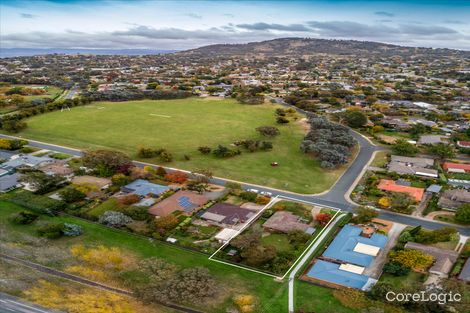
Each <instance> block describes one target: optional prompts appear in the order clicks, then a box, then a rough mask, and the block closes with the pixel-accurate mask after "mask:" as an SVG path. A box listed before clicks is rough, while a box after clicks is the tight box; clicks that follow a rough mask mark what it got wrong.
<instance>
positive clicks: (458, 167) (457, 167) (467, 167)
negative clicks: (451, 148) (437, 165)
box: [442, 162, 470, 173]
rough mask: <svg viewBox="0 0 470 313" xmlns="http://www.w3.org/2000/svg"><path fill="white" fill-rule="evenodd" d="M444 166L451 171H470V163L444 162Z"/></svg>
mask: <svg viewBox="0 0 470 313" xmlns="http://www.w3.org/2000/svg"><path fill="white" fill-rule="evenodd" d="M442 168H443V169H444V170H445V171H447V172H451V173H470V164H466V163H452V162H444V164H442Z"/></svg>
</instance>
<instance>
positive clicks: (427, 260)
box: [390, 249, 433, 270]
mask: <svg viewBox="0 0 470 313" xmlns="http://www.w3.org/2000/svg"><path fill="white" fill-rule="evenodd" d="M390 260H391V261H392V262H395V263H398V264H400V265H402V266H404V267H407V268H410V269H414V270H425V269H427V268H428V267H429V266H431V264H432V262H433V257H432V256H431V255H429V254H426V253H424V252H422V251H419V250H412V249H405V250H400V251H392V252H390Z"/></svg>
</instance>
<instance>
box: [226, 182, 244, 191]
mask: <svg viewBox="0 0 470 313" xmlns="http://www.w3.org/2000/svg"><path fill="white" fill-rule="evenodd" d="M225 188H227V189H230V190H241V189H242V185H241V184H239V183H235V182H226V183H225Z"/></svg>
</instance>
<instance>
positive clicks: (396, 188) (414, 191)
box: [377, 179, 424, 202]
mask: <svg viewBox="0 0 470 313" xmlns="http://www.w3.org/2000/svg"><path fill="white" fill-rule="evenodd" d="M377 188H378V189H380V190H383V191H392V192H403V193H406V194H408V195H409V196H410V197H411V198H413V199H414V200H415V201H416V202H421V200H422V199H423V195H424V188H418V187H409V186H401V185H398V184H396V183H395V181H393V180H389V179H381V180H380V181H379V184H378V185H377Z"/></svg>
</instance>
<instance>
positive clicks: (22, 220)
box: [10, 211, 39, 225]
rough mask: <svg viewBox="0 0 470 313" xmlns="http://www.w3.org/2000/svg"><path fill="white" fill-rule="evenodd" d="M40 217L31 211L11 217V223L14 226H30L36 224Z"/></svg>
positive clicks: (21, 212)
mask: <svg viewBox="0 0 470 313" xmlns="http://www.w3.org/2000/svg"><path fill="white" fill-rule="evenodd" d="M38 217H39V215H37V214H36V213H33V212H30V211H20V212H18V213H15V214H13V215H11V217H10V221H11V222H12V223H14V224H19V225H29V224H31V223H32V222H34V221H35V220H36V219H37V218H38Z"/></svg>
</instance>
